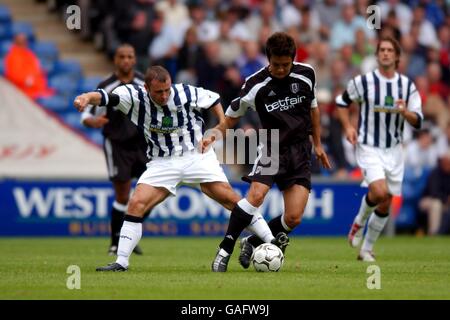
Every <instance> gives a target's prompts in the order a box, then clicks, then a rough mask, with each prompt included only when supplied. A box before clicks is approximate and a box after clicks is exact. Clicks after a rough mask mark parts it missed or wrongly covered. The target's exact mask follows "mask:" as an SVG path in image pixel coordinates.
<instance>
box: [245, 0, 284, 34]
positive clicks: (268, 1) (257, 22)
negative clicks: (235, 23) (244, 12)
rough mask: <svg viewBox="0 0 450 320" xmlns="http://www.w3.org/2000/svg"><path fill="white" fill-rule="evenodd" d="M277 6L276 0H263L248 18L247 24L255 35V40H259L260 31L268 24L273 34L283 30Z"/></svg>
mask: <svg viewBox="0 0 450 320" xmlns="http://www.w3.org/2000/svg"><path fill="white" fill-rule="evenodd" d="M275 8H276V7H275V0H262V1H261V3H260V5H259V8H258V9H257V10H256V11H254V12H253V13H252V14H251V15H250V17H249V18H248V19H247V21H246V25H247V28H248V31H249V32H250V34H251V35H253V40H257V39H256V36H258V31H259V30H260V29H261V28H262V27H263V26H268V27H269V28H270V33H271V34H272V33H274V32H277V31H281V30H282V28H281V25H280V22H279V21H278V18H277V16H276V12H275Z"/></svg>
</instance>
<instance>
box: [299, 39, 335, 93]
mask: <svg viewBox="0 0 450 320" xmlns="http://www.w3.org/2000/svg"><path fill="white" fill-rule="evenodd" d="M313 52H314V54H313V55H311V57H310V58H309V60H307V61H306V62H307V63H308V64H310V65H312V66H314V70H315V71H316V84H317V90H319V89H328V90H329V91H331V90H332V89H333V84H332V83H331V81H330V67H331V66H330V60H331V57H330V46H329V45H328V42H322V41H321V42H317V43H315V44H314V46H313Z"/></svg>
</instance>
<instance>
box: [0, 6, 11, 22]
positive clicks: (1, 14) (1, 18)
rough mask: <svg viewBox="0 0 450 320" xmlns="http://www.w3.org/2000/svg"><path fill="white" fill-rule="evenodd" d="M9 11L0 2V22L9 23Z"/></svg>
mask: <svg viewBox="0 0 450 320" xmlns="http://www.w3.org/2000/svg"><path fill="white" fill-rule="evenodd" d="M11 20H12V19H11V11H10V10H9V8H8V7H7V6H5V5H2V4H0V23H11Z"/></svg>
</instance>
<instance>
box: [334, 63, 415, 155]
mask: <svg viewBox="0 0 450 320" xmlns="http://www.w3.org/2000/svg"><path fill="white" fill-rule="evenodd" d="M399 99H403V100H404V101H405V104H406V107H407V109H408V111H412V112H415V113H416V114H417V115H418V116H419V124H418V126H417V127H418V128H420V126H421V123H422V120H423V115H422V102H421V98H420V95H419V92H418V91H417V89H416V86H415V85H414V83H413V82H412V81H411V79H409V78H408V77H406V76H404V75H402V74H399V73H397V72H396V73H395V76H394V77H393V78H392V79H388V78H385V77H384V76H383V75H382V74H381V73H380V72H379V70H378V69H376V70H374V71H372V72H369V73H366V74H365V75H358V76H357V77H355V78H353V79H352V80H350V81H349V82H348V84H347V89H346V90H345V91H344V93H343V94H342V95H339V96H337V97H336V104H337V105H338V107H343V108H347V107H349V106H350V104H351V103H352V101H355V102H358V103H359V106H360V110H359V120H358V131H357V132H358V142H359V143H362V144H365V145H369V146H373V147H378V148H391V147H394V146H396V145H397V144H399V143H401V142H402V141H403V128H404V124H405V119H404V118H403V117H402V116H401V115H400V114H399V113H398V108H397V106H396V101H397V100H399Z"/></svg>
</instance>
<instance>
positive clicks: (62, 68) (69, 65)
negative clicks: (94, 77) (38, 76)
mask: <svg viewBox="0 0 450 320" xmlns="http://www.w3.org/2000/svg"><path fill="white" fill-rule="evenodd" d="M53 75H65V76H68V77H70V78H72V79H73V80H76V81H79V80H80V79H81V78H82V77H83V71H82V69H81V65H80V63H79V62H78V61H76V60H59V61H58V62H57V63H56V64H55V69H54V72H53Z"/></svg>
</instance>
